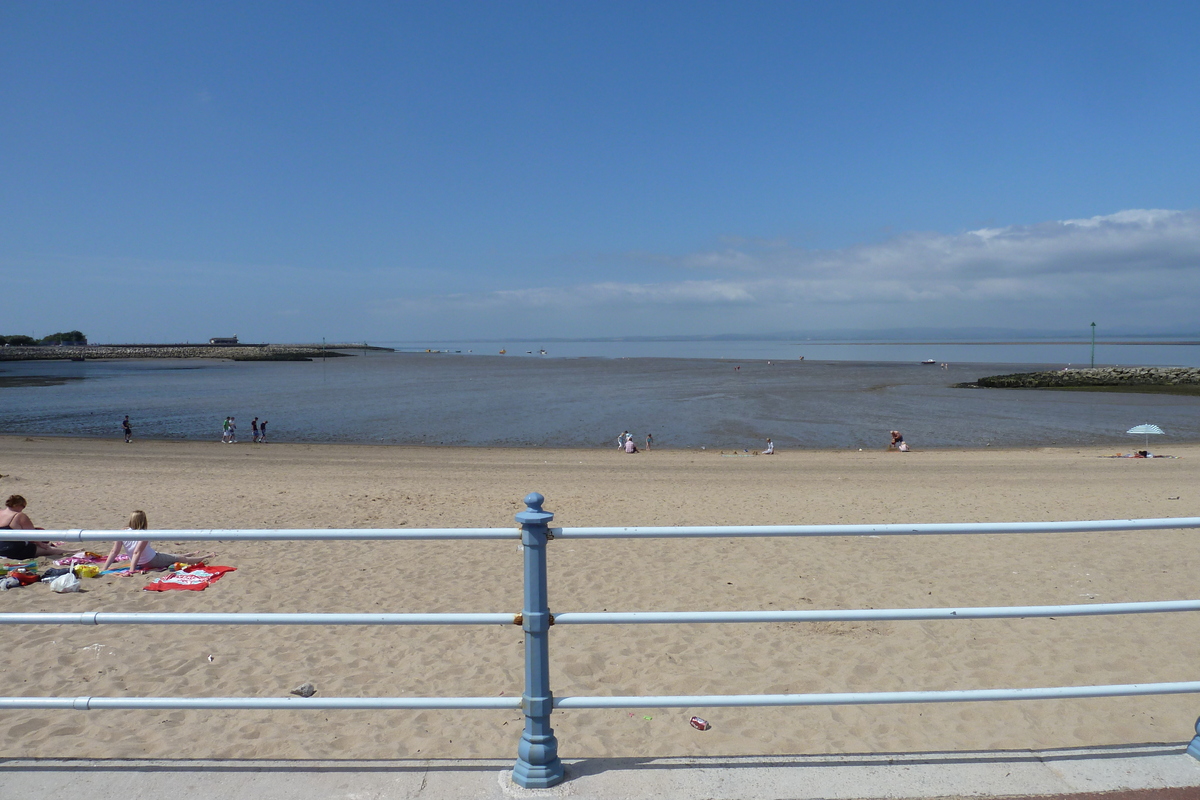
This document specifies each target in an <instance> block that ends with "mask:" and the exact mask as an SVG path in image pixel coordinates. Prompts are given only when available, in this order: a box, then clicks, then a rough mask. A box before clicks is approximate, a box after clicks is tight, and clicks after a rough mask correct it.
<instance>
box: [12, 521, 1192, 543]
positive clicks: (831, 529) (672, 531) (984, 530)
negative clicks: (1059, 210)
mask: <svg viewBox="0 0 1200 800" xmlns="http://www.w3.org/2000/svg"><path fill="white" fill-rule="evenodd" d="M1183 528H1200V517H1168V518H1155V519H1124V520H1120V519H1118V520H1079V521H1066V522H963V523H957V522H938V523H918V524H904V523H886V524H879V525H742V526H735V525H717V526H681V527H626V528H551V529H550V530H551V532H552V533H553V535H554V537H555V538H558V539H639V538H641V539H653V538H703V537H730V538H752V537H766V536H798V537H804V536H944V535H952V534H1006V533H1115V532H1118V531H1148V530H1175V529H1183ZM31 535H32V534H31V533H30V532H29V531H0V541H20V540H24V539H27V538H28V537H29V536H31ZM129 535H130V534H129V532H128V531H100V530H78V529H71V530H55V531H38V532H37V538H38V539H43V540H55V541H68V542H112V541H116V540H118V539H122V538H124V537H125V536H129ZM520 536H521V532H520V530H519V529H516V528H411V529H405V528H328V529H316V528H313V529H310V528H298V529H282V530H274V529H227V530H225V529H219V528H212V529H188V530H156V531H138V538H139V539H146V540H149V541H156V542H161V541H196V542H200V541H264V542H277V541H387V540H394V541H414V540H437V539H446V540H454V539H463V540H474V539H519V538H520Z"/></svg>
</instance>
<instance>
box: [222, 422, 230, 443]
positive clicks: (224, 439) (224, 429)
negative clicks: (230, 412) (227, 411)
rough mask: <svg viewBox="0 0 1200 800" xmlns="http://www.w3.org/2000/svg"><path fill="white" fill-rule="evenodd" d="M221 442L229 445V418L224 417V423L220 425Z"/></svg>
mask: <svg viewBox="0 0 1200 800" xmlns="http://www.w3.org/2000/svg"><path fill="white" fill-rule="evenodd" d="M221 441H222V442H224V443H225V444H229V417H226V418H225V421H224V422H222V423H221Z"/></svg>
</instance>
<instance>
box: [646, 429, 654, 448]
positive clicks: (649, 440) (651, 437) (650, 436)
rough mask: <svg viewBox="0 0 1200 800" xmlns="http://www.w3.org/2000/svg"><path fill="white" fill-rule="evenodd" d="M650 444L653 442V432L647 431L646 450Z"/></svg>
mask: <svg viewBox="0 0 1200 800" xmlns="http://www.w3.org/2000/svg"><path fill="white" fill-rule="evenodd" d="M652 444H654V434H652V433H647V434H646V450H647V451H649V450H650V445H652Z"/></svg>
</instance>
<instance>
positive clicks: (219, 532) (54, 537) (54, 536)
mask: <svg viewBox="0 0 1200 800" xmlns="http://www.w3.org/2000/svg"><path fill="white" fill-rule="evenodd" d="M135 533H136V536H134V534H135ZM130 537H134V538H137V539H145V540H147V541H152V542H206V541H214V542H296V541H316V542H324V541H389V540H391V541H422V540H431V539H451V540H453V539H461V540H475V539H520V538H521V531H520V529H519V528H411V529H410V528H285V529H279V530H275V529H254V528H246V529H240V528H239V529H228V530H223V529H220V528H208V529H189V530H154V531H136V532H134V533H131V532H130V531H127V530H124V531H92V530H78V529H71V530H59V531H9V530H4V531H0V541H25V540H28V539H30V538H36V539H38V540H39V541H56V542H115V541H117V540H119V539H128V538H130Z"/></svg>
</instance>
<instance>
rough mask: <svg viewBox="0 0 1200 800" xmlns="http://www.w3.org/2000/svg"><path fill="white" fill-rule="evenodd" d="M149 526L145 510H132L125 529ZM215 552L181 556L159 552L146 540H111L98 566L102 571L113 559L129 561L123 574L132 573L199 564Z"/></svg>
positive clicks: (110, 564) (109, 565) (130, 529)
mask: <svg viewBox="0 0 1200 800" xmlns="http://www.w3.org/2000/svg"><path fill="white" fill-rule="evenodd" d="M149 527H150V525H149V523H148V522H147V521H146V512H145V511H134V512H133V513H132V514H130V515H129V527H128V528H126V529H125V530H127V531H144V530H148V529H149ZM122 550H124V551H125V558H124V559H122V558H118V556H120V555H121V551H122ZM215 555H216V553H205V554H204V555H198V554H196V553H185V554H183V555H181V556H176V555H172V554H170V553H159V552H157V551H155V549H154V548H153V547H151V546H150V542H147V541H138V540H131V541H127V542H126V541H118V542H113V546H112V550H110V551H109V553H108V558H107V559H105V561H104V566H103V567H101V568H100V571H101V572H104V571H105V570H107V569H108V568H109V567H111V566H112V565H113V562H115V561H124V560H128V561H129V568H128V569H126V570H125V572H124V574H125V575H132V574H133V573H134V572H135V571H136V570H139V569H166V568H167V567H169V566H171V565H172V564H175V563H176V562H183V563H184V564H200V563H202V562H204V561H207V560H208V559H210V558H212V557H213V556H215Z"/></svg>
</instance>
